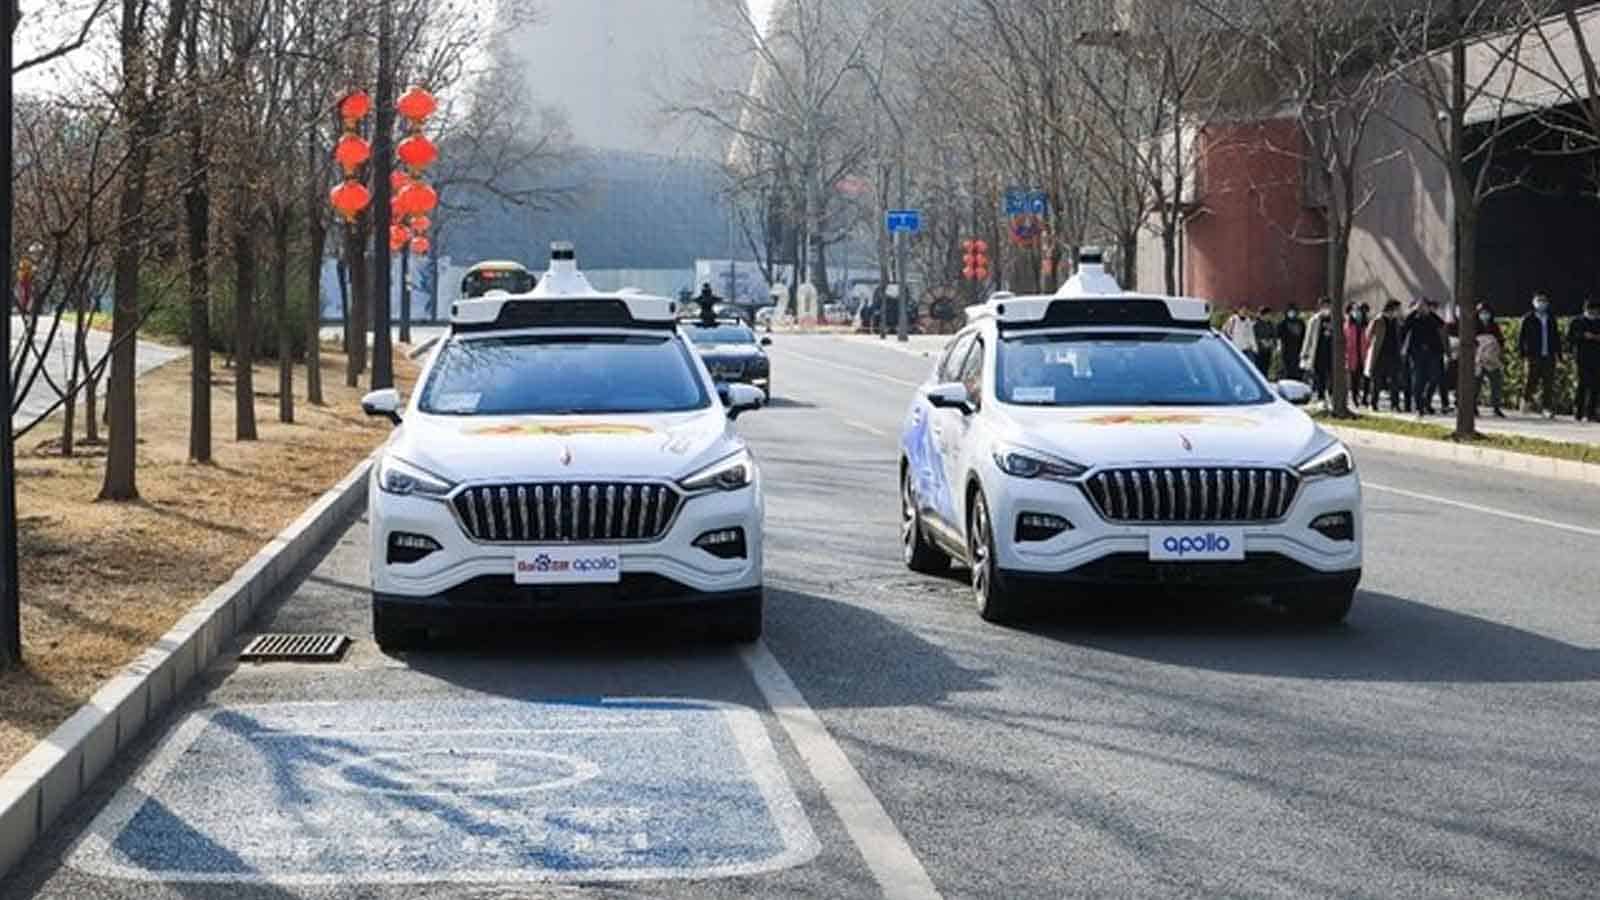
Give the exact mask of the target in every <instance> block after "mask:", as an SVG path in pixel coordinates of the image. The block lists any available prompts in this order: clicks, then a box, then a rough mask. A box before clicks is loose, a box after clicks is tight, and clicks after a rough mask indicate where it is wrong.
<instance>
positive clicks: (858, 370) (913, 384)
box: [783, 350, 922, 387]
mask: <svg viewBox="0 0 1600 900" xmlns="http://www.w3.org/2000/svg"><path fill="white" fill-rule="evenodd" d="M783 355H785V356H792V357H794V358H796V359H803V360H805V361H807V362H814V363H818V364H820V365H824V366H827V367H828V368H830V369H839V370H840V371H843V372H854V373H856V374H857V375H865V376H867V377H868V378H876V379H877V380H879V381H886V382H888V383H889V384H899V385H904V386H906V387H920V386H921V385H922V382H920V381H907V380H905V379H904V378H896V377H894V376H893V375H885V374H883V373H882V372H874V371H872V370H871V369H863V368H861V367H859V366H851V365H846V364H844V363H837V362H834V361H833V360H831V359H823V358H822V357H820V356H808V355H807V354H804V353H795V352H794V351H793V350H785V351H784V354H783Z"/></svg>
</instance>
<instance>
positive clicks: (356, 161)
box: [333, 134, 372, 175]
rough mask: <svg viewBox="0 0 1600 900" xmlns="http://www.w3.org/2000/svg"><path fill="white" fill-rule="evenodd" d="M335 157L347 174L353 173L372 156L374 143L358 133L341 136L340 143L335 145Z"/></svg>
mask: <svg viewBox="0 0 1600 900" xmlns="http://www.w3.org/2000/svg"><path fill="white" fill-rule="evenodd" d="M333 158H334V159H335V160H337V161H338V163H339V165H340V167H342V168H343V169H344V173H345V174H346V175H352V174H354V173H355V171H356V169H359V168H361V166H362V164H363V163H365V162H366V161H367V160H369V159H371V158H372V145H371V144H369V143H367V142H366V141H365V140H363V139H362V138H361V137H359V136H357V135H354V134H347V135H345V136H344V137H342V138H339V143H337V144H335V145H333Z"/></svg>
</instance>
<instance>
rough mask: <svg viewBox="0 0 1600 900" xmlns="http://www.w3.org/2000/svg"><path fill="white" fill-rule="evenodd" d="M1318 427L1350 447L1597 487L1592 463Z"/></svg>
mask: <svg viewBox="0 0 1600 900" xmlns="http://www.w3.org/2000/svg"><path fill="white" fill-rule="evenodd" d="M1317 424H1318V425H1320V426H1322V428H1323V430H1324V431H1327V432H1328V433H1329V434H1332V435H1334V436H1335V437H1337V438H1338V439H1339V440H1341V441H1344V442H1345V443H1346V444H1349V445H1350V446H1352V447H1369V448H1371V449H1374V450H1388V451H1392V452H1395V453H1405V454H1408V455H1411V456H1422V457H1427V458H1429V459H1437V460H1441V461H1444V462H1453V463H1466V464H1467V465H1474V466H1484V467H1486V468H1493V469H1498V470H1499V471H1501V472H1515V473H1517V474H1521V475H1533V476H1536V477H1539V478H1553V479H1556V480H1558V481H1575V482H1578V483H1580V484H1592V485H1596V486H1600V465H1595V464H1593V463H1584V462H1578V461H1577V460H1572V459H1552V458H1551V457H1548V456H1535V455H1533V454H1531V453H1515V452H1512V451H1510V450H1496V449H1494V448H1492V447H1473V446H1471V445H1468V444H1457V443H1453V442H1451V441H1438V440H1432V439H1429V438H1415V437H1407V436H1405V435H1400V434H1385V433H1383V432H1381V431H1368V430H1366V429H1364V428H1349V427H1346V426H1340V425H1334V424H1331V423H1328V422H1318V423H1317Z"/></svg>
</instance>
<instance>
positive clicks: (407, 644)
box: [372, 597, 428, 656]
mask: <svg viewBox="0 0 1600 900" xmlns="http://www.w3.org/2000/svg"><path fill="white" fill-rule="evenodd" d="M372 638H373V640H375V641H376V642H377V644H378V649H379V650H382V651H383V652H384V653H387V654H390V655H391V656H392V655H394V654H396V653H404V652H405V651H407V650H416V649H418V648H420V647H422V646H423V645H424V644H426V643H427V639H428V629H426V628H419V627H418V626H415V625H408V624H406V623H405V622H404V620H402V619H401V617H400V615H399V611H398V610H396V609H395V607H394V604H391V603H385V602H383V601H382V600H379V599H378V598H376V597H374V598H372Z"/></svg>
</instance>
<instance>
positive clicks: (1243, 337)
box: [1222, 306, 1256, 360]
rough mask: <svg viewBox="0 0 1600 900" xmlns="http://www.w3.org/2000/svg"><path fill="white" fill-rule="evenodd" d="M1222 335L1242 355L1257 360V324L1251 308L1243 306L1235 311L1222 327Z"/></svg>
mask: <svg viewBox="0 0 1600 900" xmlns="http://www.w3.org/2000/svg"><path fill="white" fill-rule="evenodd" d="M1222 333H1223V334H1224V335H1226V336H1227V338H1228V341H1229V342H1230V343H1232V344H1233V346H1235V347H1237V348H1238V349H1239V352H1240V353H1243V354H1244V355H1245V356H1247V357H1249V358H1250V359H1251V360H1254V359H1255V358H1256V323H1255V321H1254V319H1252V318H1251V313H1250V307H1248V306H1241V307H1238V308H1236V309H1235V310H1234V311H1233V315H1231V316H1229V317H1228V321H1227V322H1226V323H1224V324H1223V326H1222Z"/></svg>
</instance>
